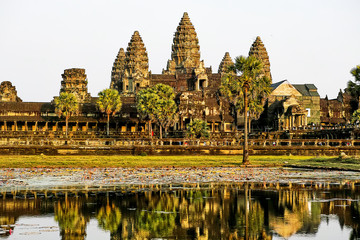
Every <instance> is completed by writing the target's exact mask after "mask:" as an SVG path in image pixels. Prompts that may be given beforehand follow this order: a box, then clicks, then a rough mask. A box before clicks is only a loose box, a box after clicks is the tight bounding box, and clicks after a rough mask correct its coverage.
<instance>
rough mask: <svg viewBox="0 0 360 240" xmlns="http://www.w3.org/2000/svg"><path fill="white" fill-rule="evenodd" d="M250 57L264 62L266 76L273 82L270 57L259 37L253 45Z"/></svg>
mask: <svg viewBox="0 0 360 240" xmlns="http://www.w3.org/2000/svg"><path fill="white" fill-rule="evenodd" d="M249 56H255V57H257V58H258V59H260V60H261V61H262V62H263V64H264V70H265V76H267V77H268V78H270V81H271V82H272V77H271V72H270V61H269V55H268V53H267V51H266V48H265V46H264V44H263V42H262V41H261V39H260V37H259V36H257V37H256V40H255V41H254V43H253V44H252V45H251V48H250V51H249Z"/></svg>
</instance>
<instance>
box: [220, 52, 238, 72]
mask: <svg viewBox="0 0 360 240" xmlns="http://www.w3.org/2000/svg"><path fill="white" fill-rule="evenodd" d="M232 65H234V62H233V60H232V59H231V57H230V54H229V53H228V52H226V53H225V56H224V57H223V59H222V60H221V63H220V65H219V70H218V73H226V72H227V70H228V68H229V66H232Z"/></svg>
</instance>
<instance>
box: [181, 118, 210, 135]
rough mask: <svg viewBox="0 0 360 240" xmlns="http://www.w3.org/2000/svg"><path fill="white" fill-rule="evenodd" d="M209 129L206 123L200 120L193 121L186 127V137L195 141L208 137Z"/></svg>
mask: <svg viewBox="0 0 360 240" xmlns="http://www.w3.org/2000/svg"><path fill="white" fill-rule="evenodd" d="M209 135H210V134H209V127H208V125H207V123H206V122H205V121H203V120H200V119H195V120H193V121H192V122H190V123H189V124H188V125H187V131H186V136H187V137H189V138H191V139H195V138H200V137H205V138H208V137H209Z"/></svg>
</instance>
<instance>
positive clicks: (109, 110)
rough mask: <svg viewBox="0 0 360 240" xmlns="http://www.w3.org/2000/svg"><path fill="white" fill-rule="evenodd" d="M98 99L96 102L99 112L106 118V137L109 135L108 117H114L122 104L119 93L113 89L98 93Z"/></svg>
mask: <svg viewBox="0 0 360 240" xmlns="http://www.w3.org/2000/svg"><path fill="white" fill-rule="evenodd" d="M98 96H99V99H98V101H97V102H96V104H97V106H98V108H99V110H100V111H101V112H103V113H105V114H106V116H107V131H106V133H107V135H109V123H110V115H112V116H114V115H115V114H116V113H117V112H119V111H120V110H121V107H122V102H121V99H120V95H119V92H118V91H116V90H115V89H104V90H102V91H101V92H99V93H98Z"/></svg>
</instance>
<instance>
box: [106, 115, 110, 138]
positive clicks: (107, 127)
mask: <svg viewBox="0 0 360 240" xmlns="http://www.w3.org/2000/svg"><path fill="white" fill-rule="evenodd" d="M109 129H110V114H107V126H106V135H107V136H109V132H110V131H109Z"/></svg>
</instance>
